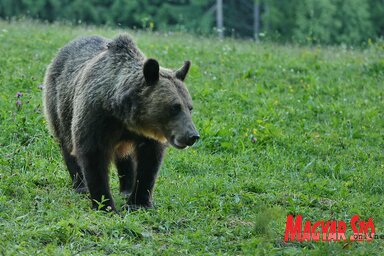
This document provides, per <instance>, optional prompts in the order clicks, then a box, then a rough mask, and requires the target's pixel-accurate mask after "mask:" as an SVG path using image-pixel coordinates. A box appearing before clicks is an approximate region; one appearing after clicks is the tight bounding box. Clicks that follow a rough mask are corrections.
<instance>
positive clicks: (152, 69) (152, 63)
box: [143, 59, 160, 85]
mask: <svg viewBox="0 0 384 256" xmlns="http://www.w3.org/2000/svg"><path fill="white" fill-rule="evenodd" d="M159 71H160V66H159V63H158V62H157V60H155V59H147V60H146V61H145V62H144V67H143V73H144V78H145V81H146V82H147V83H148V85H154V84H155V83H156V82H157V81H159V76H160V74H159Z"/></svg>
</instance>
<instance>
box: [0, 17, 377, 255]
mask: <svg viewBox="0 0 384 256" xmlns="http://www.w3.org/2000/svg"><path fill="white" fill-rule="evenodd" d="M119 32H121V31H119V30H114V29H110V28H107V27H105V28H95V27H73V26H67V25H57V24H56V25H45V24H41V23H35V22H32V21H23V22H12V23H7V22H3V21H0V130H1V133H0V153H1V158H0V254H2V255H37V254H43V255H44V254H45V255H75V254H80V255H105V254H113V255H123V254H125V255H132V254H140V255H159V254H160V255H161V254H162V255H327V254H334V255H380V254H382V253H383V251H384V240H375V241H373V242H369V243H368V242H361V243H356V242H354V243H345V242H334V243H328V242H317V243H315V242H307V243H298V242H294V243H285V242H284V241H283V236H284V229H285V220H286V216H287V214H302V215H303V217H304V218H305V219H306V220H311V221H313V222H314V221H317V220H321V219H323V220H329V219H337V220H344V221H345V222H347V224H348V230H351V229H350V226H349V223H348V222H349V221H350V218H351V216H353V215H354V214H359V215H360V216H361V218H362V219H364V220H368V218H370V217H372V218H374V223H375V227H376V233H377V234H384V205H383V203H384V161H383V160H384V156H383V149H384V139H383V138H384V86H383V84H384V45H383V43H378V44H373V45H370V46H369V47H368V48H367V49H364V50H362V49H355V50H354V49H349V48H346V47H333V48H322V47H313V48H307V47H296V46H281V45H274V44H264V43H261V44H255V43H253V42H248V41H237V40H230V39H228V40H224V41H217V40H214V39H207V38H196V37H193V36H190V35H186V34H178V33H175V34H157V33H151V32H142V31H138V32H132V34H133V37H134V38H135V40H136V42H137V43H138V45H139V47H140V48H141V49H142V50H143V52H144V53H146V55H147V56H150V57H155V58H157V59H158V60H159V61H160V64H161V65H162V66H165V67H174V68H176V67H179V66H181V65H182V63H183V60H186V59H190V60H192V63H193V66H192V69H191V73H190V75H189V77H188V79H187V85H188V87H189V90H190V92H191V94H192V96H193V98H194V102H195V106H194V109H195V110H194V120H195V123H196V125H197V127H198V129H199V131H200V134H201V137H202V139H201V141H200V142H199V143H198V144H197V145H196V146H194V147H192V148H190V149H188V150H186V151H178V150H176V149H173V148H170V149H169V150H168V153H167V155H166V158H165V161H164V164H163V166H162V168H161V172H160V176H159V178H158V182H157V186H156V190H155V194H154V199H155V203H156V208H155V209H152V210H147V211H143V210H140V211H136V212H131V213H126V212H123V213H122V214H121V216H119V215H113V214H112V215H111V214H105V213H102V212H97V211H92V210H91V209H90V201H89V199H88V198H87V197H86V196H85V195H79V194H76V193H75V192H74V191H73V190H72V188H71V184H70V178H69V175H68V173H67V170H66V168H65V166H64V163H63V160H62V157H61V155H60V152H59V148H58V146H57V145H56V144H55V142H54V141H53V139H52V138H51V136H50V135H49V133H48V131H47V129H46V124H45V121H44V117H43V114H42V111H41V98H42V97H41V90H40V89H39V88H38V86H39V85H40V84H41V83H42V80H43V76H44V72H45V69H46V67H47V65H48V64H49V62H50V60H51V59H52V58H53V57H54V56H55V54H56V52H57V51H58V49H59V48H60V47H62V46H63V45H64V44H66V43H67V42H68V41H69V40H72V39H73V38H75V37H77V36H79V35H88V34H100V35H104V36H107V37H113V36H114V35H116V34H117V33H119ZM17 92H22V93H23V96H22V97H21V101H22V107H21V108H17V107H16V100H17V98H16V96H15V95H16V93H17ZM111 173H112V175H111V183H112V184H111V187H112V191H113V194H114V198H115V200H116V205H117V206H118V207H120V206H122V205H123V203H124V201H123V198H122V197H121V196H120V195H119V194H118V182H117V176H116V174H115V170H112V172H111Z"/></svg>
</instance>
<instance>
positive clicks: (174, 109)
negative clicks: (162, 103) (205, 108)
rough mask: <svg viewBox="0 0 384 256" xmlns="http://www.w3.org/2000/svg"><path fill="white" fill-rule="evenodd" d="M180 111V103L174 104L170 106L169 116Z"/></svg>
mask: <svg viewBox="0 0 384 256" xmlns="http://www.w3.org/2000/svg"><path fill="white" fill-rule="evenodd" d="M180 111H181V105H180V104H174V105H172V107H171V116H176V115H177V114H179V112H180Z"/></svg>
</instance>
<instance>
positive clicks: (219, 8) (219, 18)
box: [216, 0, 224, 39]
mask: <svg viewBox="0 0 384 256" xmlns="http://www.w3.org/2000/svg"><path fill="white" fill-rule="evenodd" d="M216 27H217V32H218V35H219V38H220V39H223V37H224V27H223V0H217V1H216Z"/></svg>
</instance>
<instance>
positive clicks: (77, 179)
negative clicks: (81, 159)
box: [61, 144, 88, 193]
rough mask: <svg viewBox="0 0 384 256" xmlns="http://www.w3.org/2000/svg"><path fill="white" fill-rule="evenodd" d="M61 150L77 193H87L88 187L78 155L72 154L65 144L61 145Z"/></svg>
mask: <svg viewBox="0 0 384 256" xmlns="http://www.w3.org/2000/svg"><path fill="white" fill-rule="evenodd" d="M61 152H62V153H63V157H64V161H65V163H66V165H67V168H68V171H69V175H70V176H71V179H72V186H73V188H74V189H75V191H76V192H77V193H87V192H88V189H87V186H86V185H85V182H84V177H83V173H82V171H81V169H80V166H79V164H78V163H77V160H76V157H74V156H72V155H71V154H70V153H69V151H68V150H67V149H66V148H65V146H64V145H63V144H62V145H61Z"/></svg>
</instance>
